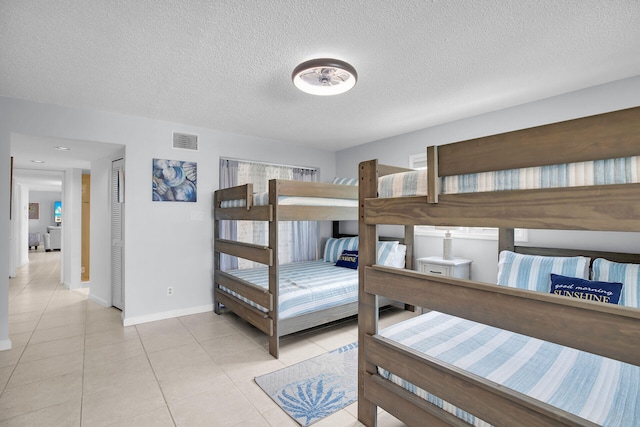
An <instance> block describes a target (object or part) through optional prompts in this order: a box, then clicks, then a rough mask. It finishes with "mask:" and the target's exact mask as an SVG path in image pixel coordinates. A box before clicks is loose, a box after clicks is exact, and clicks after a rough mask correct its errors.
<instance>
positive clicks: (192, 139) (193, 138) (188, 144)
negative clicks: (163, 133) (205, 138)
mask: <svg viewBox="0 0 640 427" xmlns="http://www.w3.org/2000/svg"><path fill="white" fill-rule="evenodd" d="M173 148H180V149H182V150H194V151H198V135H189V134H187V133H178V132H174V133H173Z"/></svg>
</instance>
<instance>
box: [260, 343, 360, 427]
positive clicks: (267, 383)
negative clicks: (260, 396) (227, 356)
mask: <svg viewBox="0 0 640 427" xmlns="http://www.w3.org/2000/svg"><path fill="white" fill-rule="evenodd" d="M255 381H256V383H257V384H258V385H259V386H260V387H261V388H262V390H264V391H265V393H267V394H268V395H269V396H270V397H271V398H272V399H273V400H274V402H276V403H277V404H278V405H280V407H281V408H282V409H283V410H284V411H285V412H286V413H287V414H289V415H290V416H291V417H292V418H293V419H294V420H296V421H297V422H298V423H299V424H300V425H302V426H308V425H310V424H313V423H315V422H316V421H318V420H321V419H322V418H324V417H326V416H328V415H331V414H333V413H334V412H336V411H338V410H340V409H342V408H344V407H345V406H347V405H350V404H351V403H353V402H355V401H356V400H357V399H358V343H352V344H348V345H345V346H344V347H340V348H337V349H335V350H333V351H330V352H329V353H325V354H322V355H320V356H316V357H314V358H312V359H309V360H305V361H304V362H300V363H296V364H295V365H291V366H288V367H286V368H282V369H280V370H278V371H275V372H271V373H270V374H266V375H262V376H260V377H256V378H255Z"/></svg>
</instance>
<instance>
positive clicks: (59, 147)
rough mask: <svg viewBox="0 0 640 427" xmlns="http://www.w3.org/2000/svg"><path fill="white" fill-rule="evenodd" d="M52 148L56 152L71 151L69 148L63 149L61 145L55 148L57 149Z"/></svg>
mask: <svg viewBox="0 0 640 427" xmlns="http://www.w3.org/2000/svg"><path fill="white" fill-rule="evenodd" d="M53 148H55V149H56V150H58V151H69V150H71V148H69V147H63V146H62V145H59V146H57V147H53Z"/></svg>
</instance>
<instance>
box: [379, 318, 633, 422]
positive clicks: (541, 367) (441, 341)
mask: <svg viewBox="0 0 640 427" xmlns="http://www.w3.org/2000/svg"><path fill="white" fill-rule="evenodd" d="M380 335H382V336H385V337H388V338H390V339H392V340H394V341H396V342H399V343H401V344H404V345H406V346H408V347H411V348H413V349H415V350H419V351H421V352H423V353H426V354H428V355H429V356H432V357H437V358H438V359H439V360H442V361H444V362H447V363H449V364H452V365H454V366H456V367H458V368H462V369H464V370H466V371H469V372H472V373H474V374H476V375H479V376H481V377H484V378H487V379H489V380H491V381H493V382H495V383H498V384H501V385H504V386H506V387H508V388H511V389H513V390H516V391H518V392H521V393H524V394H526V395H528V396H530V397H533V398H535V399H538V400H541V401H543V402H546V403H548V404H550V405H552V406H554V407H557V408H560V409H563V410H565V411H567V412H570V413H572V414H575V415H577V416H579V417H582V418H585V419H587V420H589V421H592V422H594V423H596V424H598V425H603V426H620V427H622V426H633V425H638V422H639V421H638V420H640V367H638V366H634V365H629V364H627V363H623V362H619V361H616V360H612V359H608V358H605V357H601V356H596V355H593V354H591V353H587V352H584V351H579V350H575V349H572V348H568V347H563V346H560V345H557V344H553V343H549V342H546V341H541V340H538V339H535V338H531V337H526V336H524V335H520V334H516V333H513V332H509V331H504V330H501V329H498V328H494V327H491V326H487V325H483V324H479V323H476V322H472V321H469V320H465V319H461V318H458V317H454V316H450V315H447V314H443V313H440V312H437V311H432V312H429V313H426V314H423V315H421V316H417V317H414V318H412V319H409V320H407V321H404V322H401V323H399V324H396V325H393V326H391V327H389V328H386V329H384V330H383V331H381V332H380ZM378 369H379V372H380V374H381V375H382V376H383V377H385V378H387V379H389V380H391V381H393V382H394V383H396V384H398V385H400V386H402V387H404V388H405V389H407V390H410V391H412V392H414V393H416V394H418V395H420V396H421V397H423V398H425V399H427V400H428V401H429V402H431V403H433V404H435V405H437V406H439V407H441V408H444V409H446V410H447V411H449V412H450V413H453V414H455V415H456V416H458V417H459V418H461V419H463V420H465V421H466V422H468V423H469V424H471V425H474V426H487V425H489V424H487V423H486V422H484V421H482V420H480V419H478V418H476V417H474V416H473V415H471V414H469V413H466V412H464V411H462V410H460V409H458V408H456V407H455V406H453V405H451V404H449V403H447V402H445V401H443V400H442V399H439V398H437V397H435V396H433V395H431V394H429V393H427V392H425V391H424V390H422V389H420V388H417V387H416V386H414V385H413V384H411V383H409V382H408V381H405V380H404V379H402V378H399V377H397V376H395V375H393V374H391V373H389V372H388V371H385V370H383V369H381V368H378ZM576 390H579V392H576Z"/></svg>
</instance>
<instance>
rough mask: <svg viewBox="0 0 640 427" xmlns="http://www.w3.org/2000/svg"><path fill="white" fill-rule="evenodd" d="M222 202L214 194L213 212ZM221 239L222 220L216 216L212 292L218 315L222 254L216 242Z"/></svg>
mask: <svg viewBox="0 0 640 427" xmlns="http://www.w3.org/2000/svg"><path fill="white" fill-rule="evenodd" d="M219 203H220V201H219V200H218V194H217V193H214V196H213V205H214V208H213V210H214V211H215V209H216V208H217V207H218V206H219ZM219 238H220V220H219V219H217V218H216V217H215V214H214V218H213V241H214V244H213V246H214V247H213V271H214V275H213V290H212V291H211V292H212V293H213V312H214V313H216V314H220V303H219V302H218V301H217V300H216V289H217V287H218V283H216V276H215V272H216V271H220V252H218V251H217V249H216V247H215V242H216V241H217V240H218V239H219Z"/></svg>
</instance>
